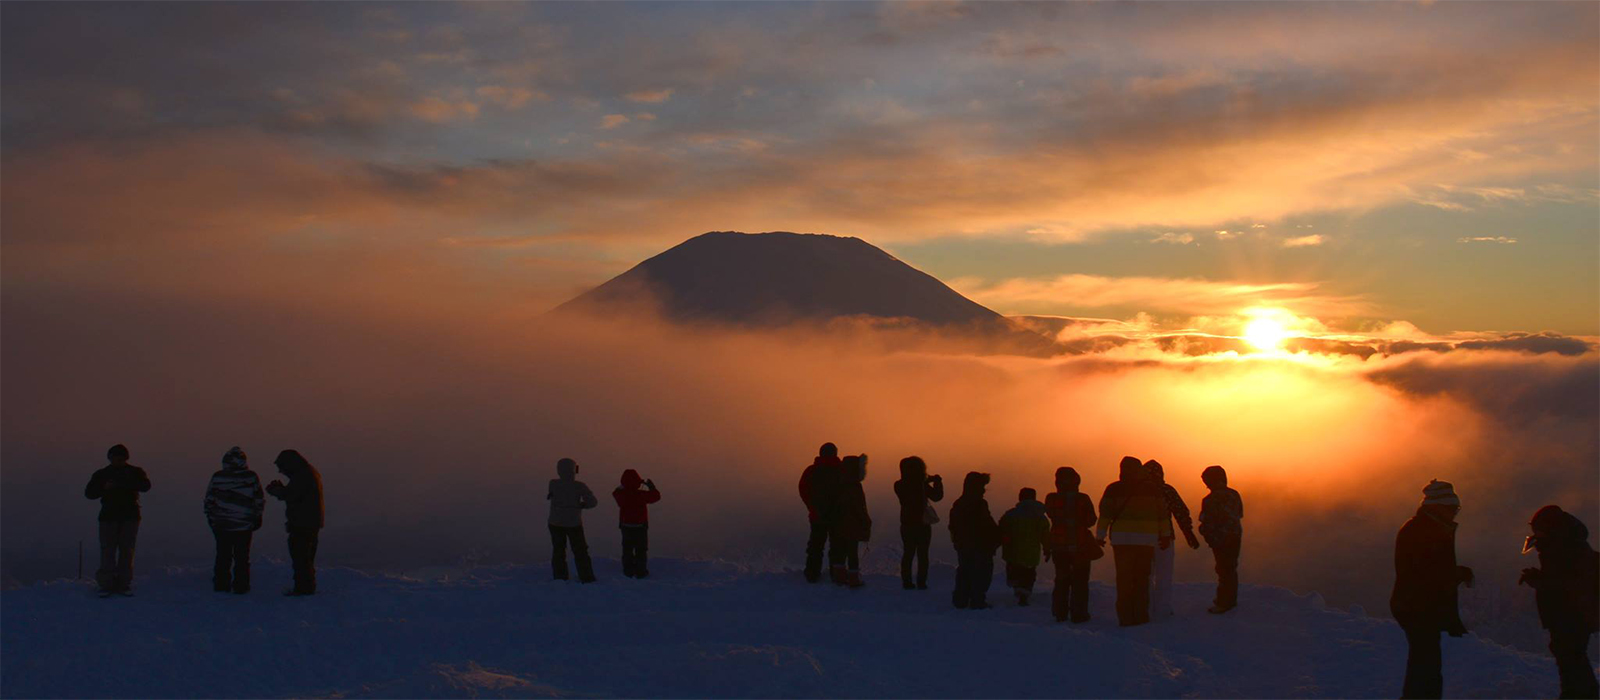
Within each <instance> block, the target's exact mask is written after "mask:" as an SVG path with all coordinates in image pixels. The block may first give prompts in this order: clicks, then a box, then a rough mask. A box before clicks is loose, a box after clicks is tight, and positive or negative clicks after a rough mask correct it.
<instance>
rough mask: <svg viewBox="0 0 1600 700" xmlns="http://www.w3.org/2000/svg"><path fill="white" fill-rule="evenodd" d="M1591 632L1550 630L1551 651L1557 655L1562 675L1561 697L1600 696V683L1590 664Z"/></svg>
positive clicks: (1557, 668)
mask: <svg viewBox="0 0 1600 700" xmlns="http://www.w3.org/2000/svg"><path fill="white" fill-rule="evenodd" d="M1589 636H1590V633H1589V632H1583V631H1557V630H1551V631H1550V653H1551V654H1554V655H1555V657H1556V672H1557V673H1558V674H1560V676H1561V697H1563V698H1594V697H1600V684H1597V683H1596V681H1595V677H1594V667H1593V666H1590V665H1589Z"/></svg>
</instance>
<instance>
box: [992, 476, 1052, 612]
mask: <svg viewBox="0 0 1600 700" xmlns="http://www.w3.org/2000/svg"><path fill="white" fill-rule="evenodd" d="M1049 534H1050V518H1049V517H1047V516H1046V515H1045V510H1044V504H1043V503H1040V502H1039V494H1038V492H1036V491H1034V490H1033V489H1023V490H1022V491H1021V492H1020V493H1018V494H1017V506H1016V507H1015V508H1012V509H1011V510H1008V511H1006V514H1005V515H1002V516H1000V542H1001V550H1000V558H1002V559H1004V560H1005V562H1006V584H1007V585H1009V586H1011V590H1012V591H1015V592H1016V594H1017V604H1018V605H1027V604H1028V598H1029V597H1030V596H1032V595H1033V582H1034V580H1035V578H1036V577H1037V576H1038V573H1039V572H1038V568H1039V555H1040V553H1041V552H1042V553H1043V554H1044V557H1045V558H1046V559H1049V558H1050V551H1049V550H1048V549H1045V543H1046V541H1047V540H1048V537H1047V535H1049Z"/></svg>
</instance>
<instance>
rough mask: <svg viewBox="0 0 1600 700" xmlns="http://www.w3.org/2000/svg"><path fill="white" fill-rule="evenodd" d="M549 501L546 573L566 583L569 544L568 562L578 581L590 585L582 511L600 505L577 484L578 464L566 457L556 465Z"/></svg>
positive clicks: (591, 566) (585, 487)
mask: <svg viewBox="0 0 1600 700" xmlns="http://www.w3.org/2000/svg"><path fill="white" fill-rule="evenodd" d="M545 500H548V501H550V519H549V521H548V522H549V526H550V569H551V571H552V573H553V574H554V576H555V578H556V579H557V580H560V581H565V580H567V544H568V543H571V544H572V561H573V562H574V563H576V564H577V566H578V581H579V582H581V583H594V581H595V578H594V564H593V562H591V561H589V542H588V541H587V540H585V539H584V537H583V511H584V510H585V509H587V508H593V507H595V506H598V505H600V500H599V499H597V498H595V497H594V492H593V491H590V490H589V485H588V484H585V483H583V482H582V481H578V463H577V462H575V461H573V460H572V459H569V458H567V457H562V458H561V459H560V460H558V461H557V462H556V478H554V479H551V480H550V489H549V491H548V492H546V493H545Z"/></svg>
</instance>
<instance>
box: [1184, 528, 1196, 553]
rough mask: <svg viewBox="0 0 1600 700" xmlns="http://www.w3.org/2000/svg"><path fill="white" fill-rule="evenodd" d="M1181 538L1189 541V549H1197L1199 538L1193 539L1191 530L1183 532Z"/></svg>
mask: <svg viewBox="0 0 1600 700" xmlns="http://www.w3.org/2000/svg"><path fill="white" fill-rule="evenodd" d="M1183 539H1184V540H1187V541H1188V542H1189V549H1199V548H1200V540H1197V539H1195V537H1194V533H1192V532H1185V533H1183Z"/></svg>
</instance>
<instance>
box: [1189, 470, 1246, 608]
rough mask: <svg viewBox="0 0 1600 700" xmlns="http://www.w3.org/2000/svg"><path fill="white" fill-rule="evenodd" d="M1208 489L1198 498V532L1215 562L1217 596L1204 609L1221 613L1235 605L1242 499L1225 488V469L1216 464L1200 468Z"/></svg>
mask: <svg viewBox="0 0 1600 700" xmlns="http://www.w3.org/2000/svg"><path fill="white" fill-rule="evenodd" d="M1200 481H1201V482H1203V483H1204V484H1205V485H1206V488H1209V489H1211V493H1210V494H1209V495H1207V496H1206V497H1205V498H1204V499H1201V501H1200V536H1201V537H1203V538H1205V541H1206V545H1207V546H1209V547H1211V554H1212V557H1213V558H1215V559H1216V563H1217V597H1216V598H1215V599H1214V600H1212V601H1211V607H1210V608H1208V609H1207V610H1206V612H1208V613H1211V614H1213V615H1221V614H1222V613H1225V612H1228V611H1229V610H1232V609H1234V608H1235V607H1238V605H1239V549H1240V545H1241V542H1242V540H1243V539H1244V524H1243V523H1242V522H1241V521H1242V520H1244V501H1243V500H1241V499H1240V498H1239V492H1238V491H1235V490H1233V489H1231V488H1228V472H1226V471H1224V470H1223V469H1222V467H1220V466H1218V465H1215V464H1213V465H1211V466H1209V467H1206V468H1205V470H1204V471H1201V472H1200Z"/></svg>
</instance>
